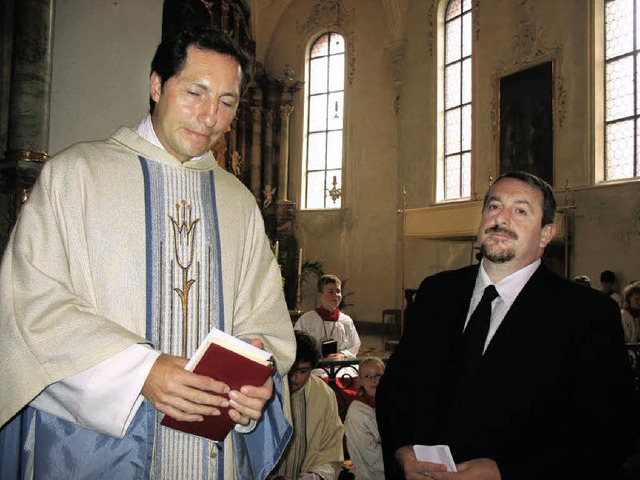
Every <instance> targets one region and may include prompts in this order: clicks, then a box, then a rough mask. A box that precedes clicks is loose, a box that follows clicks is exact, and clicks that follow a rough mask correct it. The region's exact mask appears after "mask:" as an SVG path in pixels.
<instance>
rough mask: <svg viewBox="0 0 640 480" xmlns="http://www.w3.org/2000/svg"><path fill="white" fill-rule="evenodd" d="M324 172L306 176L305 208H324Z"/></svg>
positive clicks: (310, 173)
mask: <svg viewBox="0 0 640 480" xmlns="http://www.w3.org/2000/svg"><path fill="white" fill-rule="evenodd" d="M324 177H325V171H324V170H322V171H320V172H309V173H308V175H307V202H306V203H307V208H324V192H325V189H324V186H325V183H324Z"/></svg>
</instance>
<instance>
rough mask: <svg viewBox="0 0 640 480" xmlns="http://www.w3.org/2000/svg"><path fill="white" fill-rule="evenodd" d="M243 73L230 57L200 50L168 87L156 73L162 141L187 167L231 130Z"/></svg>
mask: <svg viewBox="0 0 640 480" xmlns="http://www.w3.org/2000/svg"><path fill="white" fill-rule="evenodd" d="M241 81H242V70H241V68H240V65H239V64H238V62H236V60H234V59H233V58H232V57H230V56H228V55H222V54H220V53H217V52H214V51H211V50H202V49H199V48H197V47H194V46H190V47H188V49H187V56H186V59H185V64H184V68H183V69H182V70H181V71H180V72H178V73H177V74H176V75H174V76H173V77H171V78H169V79H167V80H166V81H165V83H164V85H162V83H161V80H160V77H159V76H158V75H157V74H156V73H155V72H153V73H152V74H151V81H150V94H151V98H152V99H153V100H154V101H155V102H156V106H155V109H154V111H153V114H152V117H151V119H152V122H153V128H154V130H155V133H156V135H157V136H158V140H160V142H161V143H162V145H163V146H164V148H165V149H166V150H167V152H169V153H170V154H171V155H173V156H174V157H176V158H177V159H178V160H180V161H181V162H183V163H184V162H186V161H189V160H191V159H192V158H193V157H198V156H201V155H203V154H205V153H206V152H207V151H208V150H209V149H210V148H211V147H212V146H213V144H214V143H216V142H217V141H218V139H219V138H220V137H221V136H222V135H224V133H225V132H226V131H227V129H228V128H229V126H230V125H231V122H232V121H233V118H234V116H235V114H236V110H237V109H238V103H239V101H240V85H241Z"/></svg>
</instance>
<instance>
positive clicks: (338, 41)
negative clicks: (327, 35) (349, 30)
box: [329, 33, 344, 55]
mask: <svg viewBox="0 0 640 480" xmlns="http://www.w3.org/2000/svg"><path fill="white" fill-rule="evenodd" d="M329 53H330V54H331V55H336V54H337V53H344V39H343V38H342V35H339V34H337V33H332V34H331V45H330V47H329Z"/></svg>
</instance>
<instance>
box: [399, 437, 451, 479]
mask: <svg viewBox="0 0 640 480" xmlns="http://www.w3.org/2000/svg"><path fill="white" fill-rule="evenodd" d="M396 461H397V462H398V465H400V467H401V468H402V470H403V471H404V476H405V478H406V480H425V477H426V473H427V472H428V473H432V472H446V471H447V467H446V466H444V465H443V464H441V463H432V462H419V461H418V460H416V454H415V452H414V451H413V445H405V446H404V447H400V448H399V449H398V450H396Z"/></svg>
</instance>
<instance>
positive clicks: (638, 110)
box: [634, 23, 640, 116]
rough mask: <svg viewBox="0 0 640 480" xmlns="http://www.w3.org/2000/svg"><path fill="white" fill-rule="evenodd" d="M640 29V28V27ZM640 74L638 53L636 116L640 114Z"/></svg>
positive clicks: (637, 56) (639, 25) (639, 56)
mask: <svg viewBox="0 0 640 480" xmlns="http://www.w3.org/2000/svg"><path fill="white" fill-rule="evenodd" d="M638 27H640V23H638ZM638 30H640V28H638ZM639 76H640V55H636V75H635V77H634V80H635V83H636V116H637V115H639V114H640V81H639V80H638V79H639Z"/></svg>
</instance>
